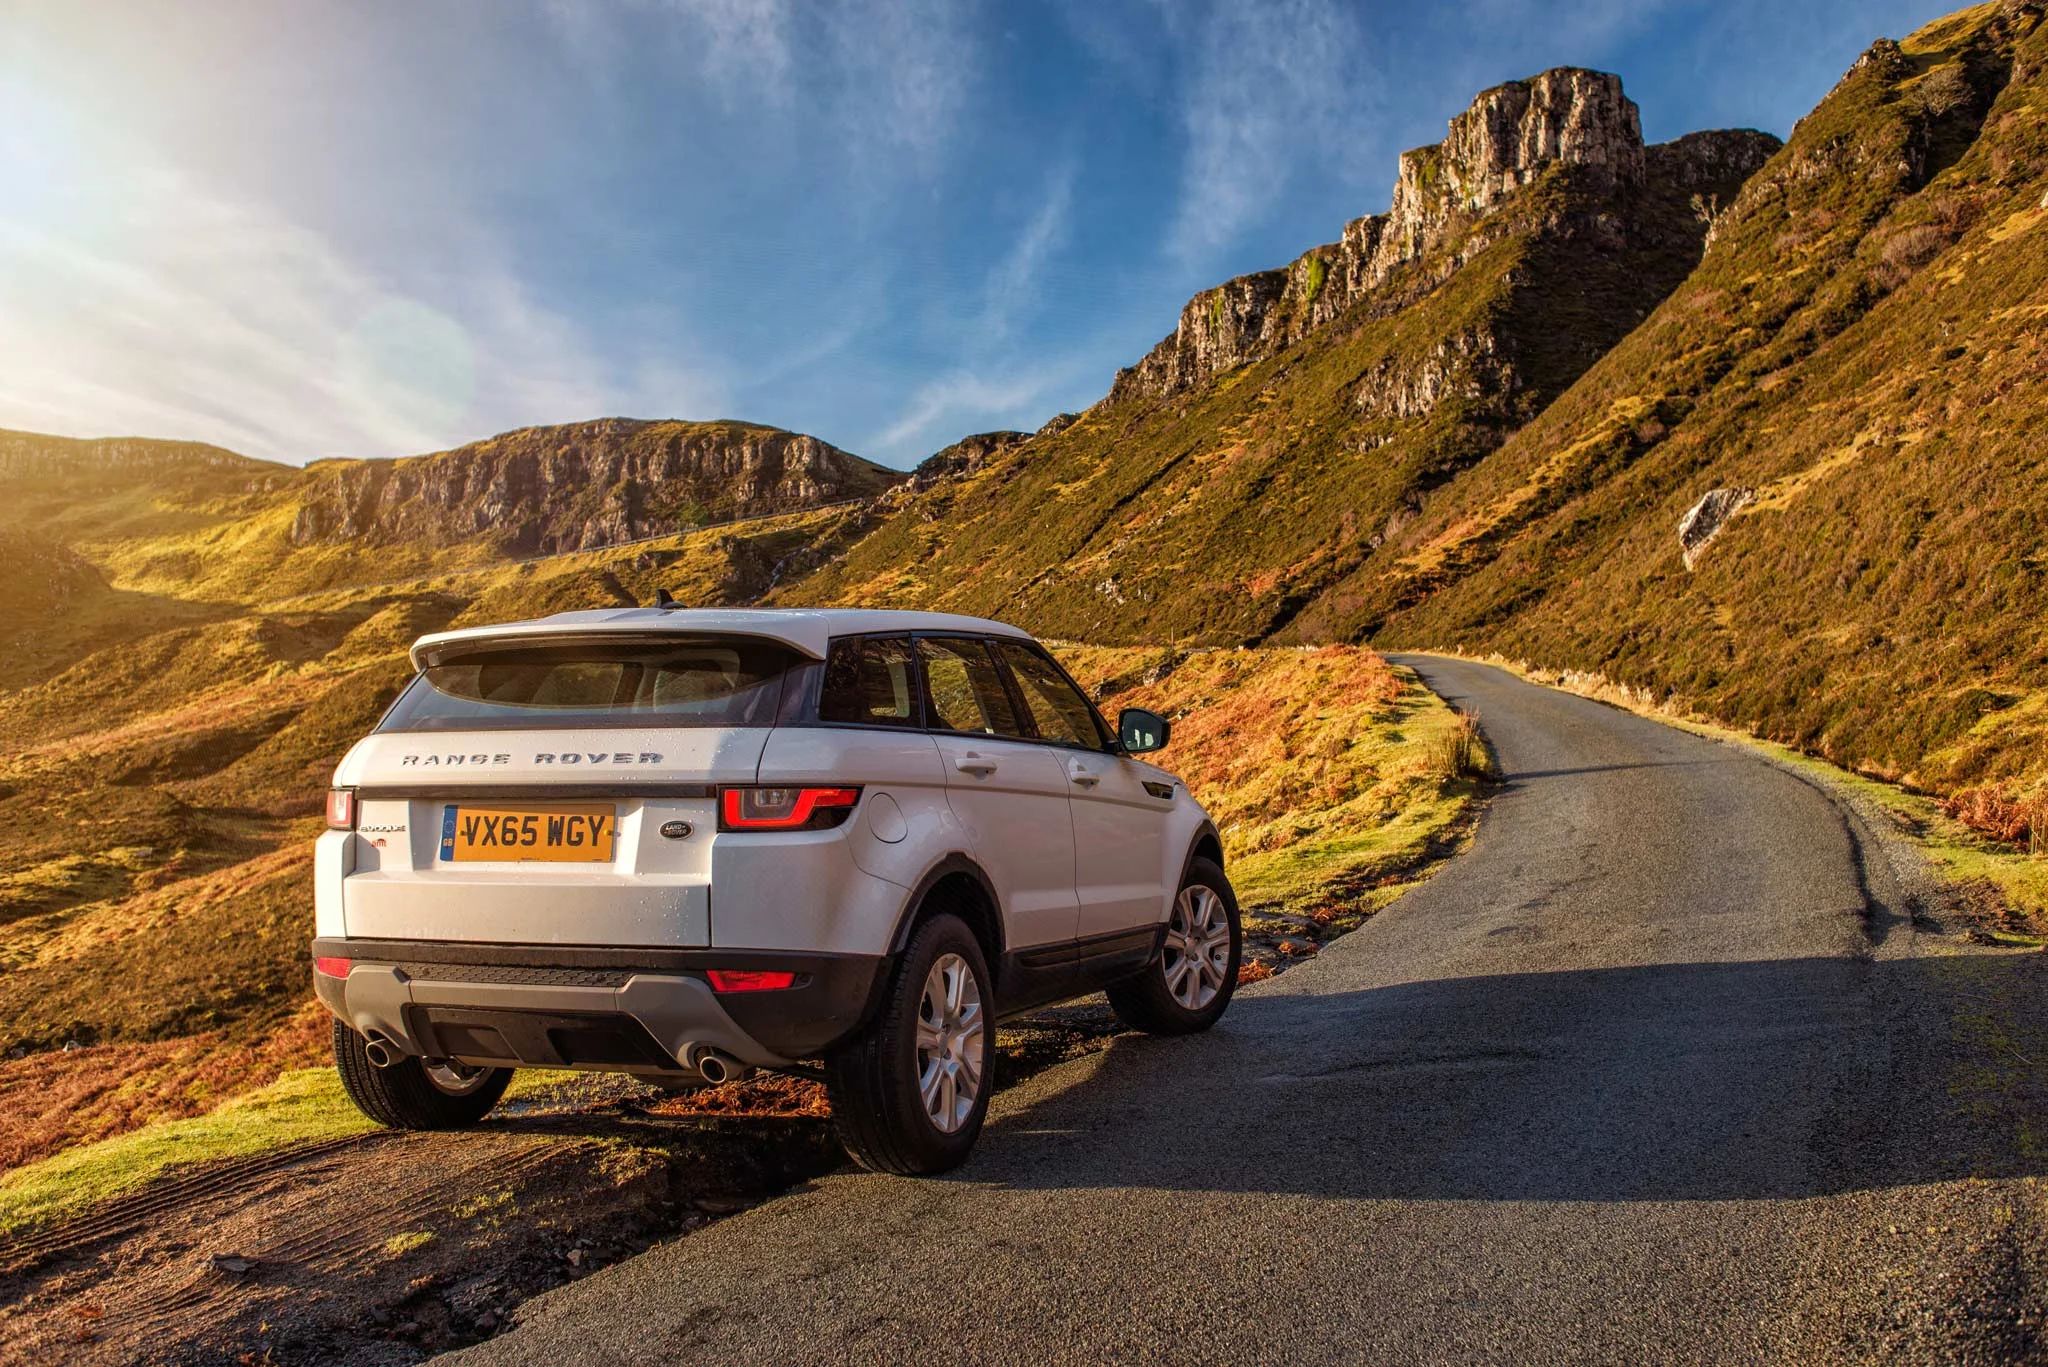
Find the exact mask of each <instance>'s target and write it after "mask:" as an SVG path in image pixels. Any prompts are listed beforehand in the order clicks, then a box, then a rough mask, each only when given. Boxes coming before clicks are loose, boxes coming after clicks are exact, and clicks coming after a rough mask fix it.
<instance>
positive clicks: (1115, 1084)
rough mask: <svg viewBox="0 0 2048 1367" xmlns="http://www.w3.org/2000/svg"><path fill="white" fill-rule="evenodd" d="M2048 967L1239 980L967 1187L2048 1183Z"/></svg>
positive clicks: (1684, 1195) (1592, 1197)
mask: <svg viewBox="0 0 2048 1367" xmlns="http://www.w3.org/2000/svg"><path fill="white" fill-rule="evenodd" d="M2042 968H2043V961H2042V960H2041V958H2040V957H2039V956H2035V955H2028V956H2022V957H2014V958H1955V959H1934V960H1915V961H1907V962H1900V963H1886V962H1871V961H1868V960H1859V959H1853V958H1840V957H1836V958H1812V959H1793V960H1784V961H1774V962H1765V963H1689V964H1672V965H1664V966H1654V967H1640V968H1623V969H1612V970H1597V971H1578V972H1558V973H1518V974H1505V975H1501V976H1497V977H1470V978H1459V979H1450V980H1442V981H1433V982H1419V983H1409V984H1403V985H1398V986H1391V987H1382V988H1377V989H1373V990H1370V991H1363V992H1355V993H1348V994H1339V995H1330V996H1292V997H1291V996H1286V995H1273V996H1263V997H1250V998H1241V999H1240V1000H1239V1001H1237V1002H1236V1003H1235V1004H1234V1005H1233V1006H1232V1008H1231V1012H1230V1015H1229V1016H1228V1017H1227V1018H1226V1020H1225V1022H1224V1024H1223V1025H1222V1026H1219V1027H1218V1029H1217V1030H1216V1031H1214V1032H1212V1033H1211V1034H1209V1035H1206V1036H1201V1037H1195V1038H1190V1039H1179V1040H1153V1039H1144V1038H1126V1039H1121V1040H1119V1041H1118V1042H1117V1043H1116V1045H1115V1046H1114V1047H1113V1048H1112V1049H1111V1050H1110V1051H1109V1053H1108V1054H1107V1056H1106V1057H1105V1059H1104V1060H1103V1062H1102V1064H1101V1066H1100V1067H1099V1069H1098V1070H1097V1071H1096V1072H1095V1073H1094V1075H1093V1076H1092V1077H1090V1078H1089V1079H1088V1080H1086V1081H1084V1082H1082V1083H1080V1084H1079V1085H1077V1086H1074V1087H1072V1088H1070V1089H1069V1090H1067V1091H1066V1092H1064V1093H1062V1094H1060V1095H1056V1096H1053V1097H1051V1098H1048V1099H1047V1100H1045V1101H1043V1102H1041V1103H1039V1104H1037V1105H1035V1106H1033V1107H1032V1108H1031V1109H1029V1110H1027V1111H1024V1112H1022V1113H1020V1114H1014V1115H1011V1116H1009V1117H1007V1118H1005V1119H1004V1120H1002V1121H1001V1122H1000V1123H999V1124H997V1125H996V1126H995V1127H994V1128H993V1129H992V1130H991V1132H990V1134H989V1135H988V1137H987V1139H986V1140H985V1142H984V1145H983V1148H982V1151H981V1154H980V1156H979V1157H978V1158H977V1159H976V1161H975V1162H974V1163H972V1164H971V1165H970V1166H969V1168H968V1169H967V1170H966V1171H965V1173H963V1174H962V1177H961V1180H965V1181H972V1182H981V1183H994V1184H999V1185H1003V1186H1009V1187H1016V1188H1069V1187H1149V1188H1162V1189H1168V1190H1189V1191H1222V1192H1264V1193H1299V1194H1302V1195H1313V1196H1319V1197H1337V1198H1386V1199H1422V1200H1479V1201H1505V1200H1544V1201H1733V1200H1756V1199H1787V1198H1799V1197H1808V1196H1818V1195H1824V1194H1830V1193H1839V1192H1845V1191H1855V1190H1867V1189H1876V1188H1885V1187H1895V1186H1903V1185H1911V1184H1917V1183H1925V1182H1932V1181H1938V1180H1942V1179H1948V1178H1961V1177H1968V1176H1977V1177H2005V1176H2016V1175H2032V1174H2039V1173H2043V1172H2048V1160H2044V1156H2043V1154H2042V1153H2041V1151H2040V1150H2039V1149H2038V1147H2035V1146H2032V1145H2030V1144H2029V1143H2028V1142H2027V1138H2026V1136H2027V1130H2026V1126H2025V1124H2024V1123H2023V1122H2024V1118H2025V1116H2026V1115H2027V1114H2028V1113H2029V1112H2032V1113H2034V1114H2036V1115H2038V1114H2039V1112H2040V1107H2041V1105H2042V1102H2043V1099H2044V1098H2043V1096H2042V1095H2041V1092H2042V1088H2041V1086H2040V1084H2039V1082H2038V1079H2037V1074H2038V1073H2039V1072H2040V1071H2041V1070H2040V1069H2039V1068H2037V1067H2035V1066H2033V1063H2032V1061H2033V1060H2035V1059H2048V1031H2044V1029H2043V1027H2042V1025H2041V1024H2040V1022H2042V1021H2044V1020H2048V993H2044V975H2043V972H2042ZM1930 1018H1932V1019H1933V1022H1934V1034H1933V1037H1932V1038H1933V1040H1934V1041H1937V1042H1933V1043H1930V1042H1916V1041H1928V1040H1929V1035H1928V1033H1927V1031H1928V1025H1929V1021H1930ZM1944 1040H1945V1041H1946V1044H1945V1047H1944V1046H1943V1045H1942V1044H1940V1043H1938V1041H1944Z"/></svg>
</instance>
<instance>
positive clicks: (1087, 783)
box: [1067, 759, 1102, 788]
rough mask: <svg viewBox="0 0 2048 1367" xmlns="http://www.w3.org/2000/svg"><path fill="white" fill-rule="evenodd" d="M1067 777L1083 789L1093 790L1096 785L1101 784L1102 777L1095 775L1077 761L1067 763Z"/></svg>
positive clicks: (1071, 760)
mask: <svg viewBox="0 0 2048 1367" xmlns="http://www.w3.org/2000/svg"><path fill="white" fill-rule="evenodd" d="M1067 777H1068V778H1069V779H1070V780H1072V781H1073V782H1075V783H1078V784H1080V785H1081V786H1082V787H1084V788H1093V787H1094V786H1095V785H1096V784H1098V783H1100V782H1102V775H1100V774H1098V773H1096V772H1095V771H1094V770H1093V769H1090V768H1089V767H1088V766H1087V765H1085V764H1083V763H1081V761H1080V760H1077V759H1070V760H1068V761H1067Z"/></svg>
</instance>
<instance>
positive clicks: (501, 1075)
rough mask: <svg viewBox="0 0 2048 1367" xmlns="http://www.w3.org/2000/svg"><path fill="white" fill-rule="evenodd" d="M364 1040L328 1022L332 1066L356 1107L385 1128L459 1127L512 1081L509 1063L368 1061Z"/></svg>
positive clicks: (483, 1111)
mask: <svg viewBox="0 0 2048 1367" xmlns="http://www.w3.org/2000/svg"><path fill="white" fill-rule="evenodd" d="M368 1047H369V1041H368V1040H366V1039H364V1038H363V1037H362V1036H361V1035H359V1034H357V1033H356V1032H355V1031H354V1030H351V1029H350V1028H349V1027H348V1026H347V1025H345V1024H343V1023H342V1022H341V1021H338V1020H337V1021H336V1022H335V1023H334V1070H335V1071H336V1072H337V1073H339V1074H341V1088H342V1090H343V1091H345V1092H347V1093H348V1099H349V1100H350V1101H353V1102H354V1103H355V1104H356V1109H357V1110H359V1111H361V1112H362V1113H363V1114H364V1115H366V1116H368V1117H370V1119H372V1120H374V1121H376V1122H377V1123H378V1124H379V1125H382V1126H384V1127H385V1128H386V1129H392V1130H459V1129H463V1128H465V1127H467V1126H470V1125H474V1124H476V1122H477V1121H479V1120H482V1119H483V1118H484V1117H485V1116H486V1115H489V1114H490V1111H491V1107H493V1106H495V1105H497V1104H498V1098H499V1097H502V1096H503V1095H505V1088H506V1086H507V1084H509V1083H510V1082H511V1081H512V1070H511V1069H510V1068H472V1069H464V1068H463V1067H462V1065H460V1064H437V1065H434V1066H432V1067H429V1066H428V1064H427V1062H426V1061H425V1060H424V1059H418V1058H401V1059H399V1060H398V1061H397V1062H396V1063H393V1064H391V1065H390V1066H389V1067H386V1068H379V1067H377V1066H376V1065H375V1064H373V1063H371V1062H370V1055H369V1053H368V1052H367V1050H368Z"/></svg>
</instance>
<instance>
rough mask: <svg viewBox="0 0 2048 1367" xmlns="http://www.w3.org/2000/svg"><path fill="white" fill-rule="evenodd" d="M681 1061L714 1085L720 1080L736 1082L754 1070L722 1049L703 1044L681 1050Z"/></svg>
mask: <svg viewBox="0 0 2048 1367" xmlns="http://www.w3.org/2000/svg"><path fill="white" fill-rule="evenodd" d="M683 1062H684V1064H686V1065H687V1066H689V1067H691V1068H694V1069H696V1071H697V1074H698V1076H700V1077H702V1078H703V1079H704V1080H705V1081H706V1082H708V1083H710V1084H711V1085H712V1086H714V1087H715V1086H717V1085H718V1084H719V1083H721V1082H736V1081H738V1080H739V1079H740V1078H743V1077H747V1076H749V1075H751V1074H752V1073H753V1071H754V1070H753V1069H752V1068H749V1067H748V1066H747V1065H746V1064H744V1063H741V1062H740V1061H739V1060H738V1059H736V1058H734V1057H733V1056H732V1055H731V1054H728V1053H726V1052H725V1051H724V1050H723V1049H713V1048H712V1047H711V1046H709V1045H705V1044H693V1045H691V1046H689V1047H688V1048H687V1049H685V1050H683Z"/></svg>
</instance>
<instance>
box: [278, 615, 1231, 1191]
mask: <svg viewBox="0 0 2048 1367" xmlns="http://www.w3.org/2000/svg"><path fill="white" fill-rule="evenodd" d="M412 657H413V663H414V664H415V665H416V666H417V667H418V669H419V671H420V673H419V677H418V678H416V679H415V680H414V681H413V682H412V684H411V686H410V687H408V688H407V689H406V690H405V692H404V693H403V694H401V695H400V697H399V699H398V701H397V702H396V703H394V704H393V705H392V707H391V710H390V711H389V712H388V713H387V714H386V715H385V717H384V719H383V721H382V722H380V723H379V724H378V727H377V729H376V731H375V732H374V733H372V734H371V735H369V736H367V737H365V738H364V739H363V740H362V741H361V742H359V743H358V744H357V745H356V746H355V748H354V749H352V750H351V751H350V752H349V754H348V756H347V758H345V759H344V760H343V761H342V762H341V766H340V768H339V769H338V770H337V771H336V773H335V778H334V788H333V790H332V792H331V793H330V794H329V798H328V806H327V820H328V825H329V827H330V829H329V831H328V832H327V834H325V835H324V836H322V837H321V838H320V842H319V850H318V857H317V861H316V879H317V898H316V902H317V924H316V934H317V936H318V938H317V939H315V940H314V942H313V955H314V977H313V982H314V986H315V989H316V990H317V991H318V993H319V996H320V1000H321V1001H323V1002H324V1003H326V1005H327V1006H328V1008H329V1009H330V1010H332V1011H333V1012H334V1014H335V1016H336V1017H337V1020H336V1024H335V1031H334V1051H335V1063H336V1066H337V1067H338V1068H339V1070H340V1073H341V1078H342V1081H343V1083H344V1084H345V1086H346V1087H347V1089H348V1092H349V1095H350V1096H351V1097H352V1098H353V1099H354V1100H355V1102H356V1104H357V1105H358V1106H360V1107H361V1108H362V1109H363V1111H364V1112H365V1113H367V1114H368V1115H369V1116H371V1117H372V1118H373V1119H375V1120H378V1121H380V1122H382V1123H384V1124H386V1125H392V1126H400V1127H407V1128H443V1127H449V1126H456V1125H462V1124H468V1123H472V1122H474V1121H476V1120H478V1119H480V1118H481V1117H482V1116H483V1115H484V1114H485V1113H486V1112H487V1111H489V1110H490V1108H491V1107H492V1106H493V1105H494V1104H495V1103H496V1101H497V1099H498V1097H499V1096H500V1095H501V1094H502V1093H503V1092H504V1090H505V1085H506V1082H507V1081H508V1080H509V1078H510V1075H511V1070H512V1069H513V1068H514V1067H517V1066H521V1065H529V1066H536V1067H547V1068H589V1069H606V1070H614V1071H624V1072H631V1073H640V1074H645V1075H648V1076H651V1077H656V1078H661V1077H669V1078H675V1079H678V1080H683V1081H692V1080H697V1079H702V1080H705V1081H710V1082H719V1081H724V1080H727V1079H729V1078H733V1077H737V1076H741V1075H743V1074H745V1073H746V1072H748V1071H750V1070H752V1069H756V1068H768V1069H780V1070H786V1071H791V1072H799V1073H806V1074H807V1075H815V1074H814V1073H810V1072H809V1070H807V1069H806V1068H805V1066H804V1061H805V1060H822V1061H823V1064H824V1067H823V1071H822V1076H823V1079H824V1081H825V1083H826V1086H827V1088H828V1090H829V1092H830V1095H831V1099H832V1111H833V1115H834V1117H835V1119H836V1121H837V1124H838V1127H839V1130H840V1134H841V1136H842V1137H843V1138H844V1140H845V1142H846V1146H847V1148H848V1150H849V1151H850V1152H851V1153H852V1154H853V1156H854V1157H855V1158H856V1159H858V1160H859V1161H860V1162H861V1163H863V1164H865V1165H867V1166H868V1167H871V1168H877V1169H882V1170H885V1171H890V1172H903V1173H929V1172H938V1171H942V1170H944V1169H946V1168H949V1167H952V1166H953V1165H955V1164H957V1163H959V1162H960V1161H961V1160H962V1159H964V1158H965V1157H966V1155H967V1151H968V1149H969V1148H970V1147H972V1145H973V1143H974V1139H975V1136H976V1134H977V1133H978V1132H979V1131H980V1128H981V1122H982V1116H983V1113H984V1112H985V1111H986V1109H987V1106H988V1096H989V1092H990V1090H991V1088H990V1085H989V1083H990V1079H989V1072H988V1066H989V1061H990V1048H991V1045H992V1043H993V1038H992V1033H991V1032H992V1028H993V1023H994V1021H995V1020H996V1019H998V1018H1001V1017H1003V1016H1007V1015H1012V1014H1015V1013H1017V1012H1021V1011H1025V1010H1029V1009H1031V1008H1034V1007H1039V1006H1043V1005H1046V1004H1048V1003H1051V1002H1054V1001H1059V1000H1061V999H1064V998H1068V997H1074V996H1079V995H1081V994H1083V993H1086V992H1090V991H1094V990H1097V989H1103V988H1106V989H1107V990H1108V993H1109V999H1110V1002H1111V1004H1112V1005H1113V1006H1114V1007H1115V1009H1116V1011H1117V1013H1118V1015H1120V1016H1121V1017H1122V1018H1123V1019H1124V1020H1125V1021H1127V1022H1129V1023H1130V1024H1131V1025H1133V1026H1136V1027H1138V1028H1139V1029H1142V1030H1148V1031H1153V1032H1156V1033H1163V1034H1178V1033H1185V1032H1188V1031H1194V1030H1200V1029H1203V1028H1205V1027H1207V1026H1208V1025H1210V1024H1212V1023H1213V1022H1214V1021H1215V1020H1216V1019H1217V1017H1219V1016H1221V1015H1222V1014H1223V1010H1224V1007H1225V1006H1226V1005H1228V1003H1229V1001H1230V996H1231V991H1232V989H1233V988H1234V987H1235V985H1236V982H1237V969H1238V954H1239V930H1238V913H1237V903H1236V899H1235V897H1234V896H1233V895H1232V893H1231V889H1230V884H1229V883H1228V882H1227V881H1226V880H1225V878H1224V875H1223V866H1222V865H1223V851H1222V845H1221V842H1220V841H1219V840H1218V838H1217V834H1216V830H1215V827H1214V826H1213V825H1212V824H1211V823H1210V821H1209V819H1208V816H1207V815H1206V814H1205V813H1204V812H1203V811H1202V808H1201V806H1200V804H1198V803H1196V802H1195V801H1194V800H1193V799H1192V798H1191V797H1190V796H1189V795H1188V792H1187V789H1186V788H1185V786H1184V785H1182V784H1181V783H1180V782H1179V781H1178V780H1176V779H1175V778H1174V776H1173V775H1172V774H1169V773H1167V772H1165V771H1164V770H1162V769H1158V768H1155V767H1154V766H1152V765H1150V764H1146V763H1144V762H1142V761H1139V760H1137V759H1134V758H1132V756H1133V755H1134V754H1137V753H1139V752H1142V751H1149V750H1156V749H1158V748H1159V747H1161V746H1163V745H1164V744H1165V743H1166V740H1167V730H1168V728H1167V724H1166V722H1165V721H1164V720H1163V719H1161V718H1160V717H1158V716H1156V715H1154V714H1153V713H1150V712H1144V711H1139V710H1135V709H1133V710H1130V711H1126V712H1124V713H1123V715H1122V717H1121V718H1120V725H1119V728H1118V730H1117V731H1114V732H1113V731H1111V730H1110V729H1109V728H1108V727H1107V726H1106V725H1105V724H1104V722H1103V720H1102V718H1101V716H1100V715H1099V714H1098V713H1097V712H1096V710H1095V709H1094V707H1093V706H1092V705H1091V704H1090V703H1089V701H1088V699H1087V697H1086V695H1085V694H1083V692H1082V691H1081V690H1080V689H1079V688H1078V687H1076V686H1075V684H1074V682H1073V680H1072V679H1070V678H1069V677H1068V676H1067V674H1066V672H1065V671H1064V670H1062V669H1061V668H1060V666H1059V665H1058V664H1057V663H1056V662H1055V661H1054V660H1053V658H1052V656H1050V655H1049V654H1047V653H1046V652H1045V650H1044V649H1043V648H1041V647H1040V646H1039V645H1038V644H1037V643H1036V642H1035V641H1033V640H1032V639H1031V638H1030V637H1029V636H1027V635H1026V634H1025V633H1023V632H1021V631H1018V630H1017V629H1016V628H1014V627H1009V626H1005V625H1003V624H1002V623H1000V622H990V621H983V620H981V619H979V618H973V617H955V616H947V615H943V614H938V613H919V612H869V611H840V610H834V611H796V610H746V611H716V610H683V609H677V608H673V607H669V606H666V605H664V606H658V607H653V608H630V609H622V610H614V611H605V612H572V613H563V614H561V615H558V616H554V617H547V618H543V619H541V620H538V621H531V622H515V623H511V624H509V625H505V626H493V627H476V628H469V629H465V630H461V631H448V632H441V633H438V634H436V635H431V636H426V637H422V638H421V639H420V640H419V642H418V643H416V644H415V645H414V646H413V650H412Z"/></svg>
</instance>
